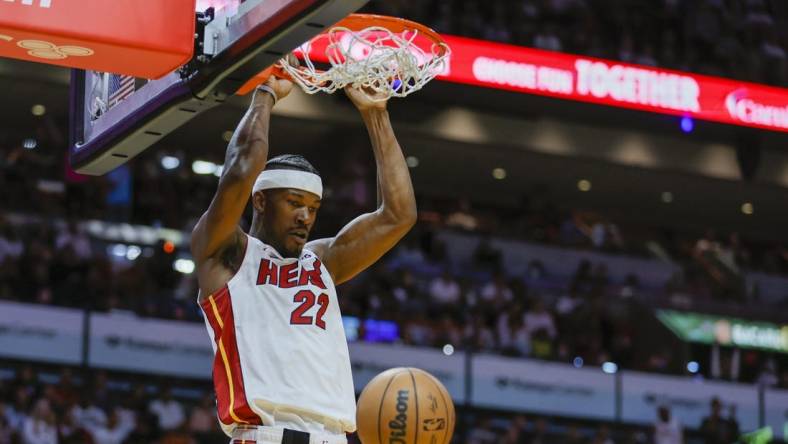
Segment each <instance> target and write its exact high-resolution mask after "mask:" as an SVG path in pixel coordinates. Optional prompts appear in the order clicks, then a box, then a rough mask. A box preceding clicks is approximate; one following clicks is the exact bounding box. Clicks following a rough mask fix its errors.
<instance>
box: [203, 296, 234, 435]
mask: <svg viewBox="0 0 788 444" xmlns="http://www.w3.org/2000/svg"><path fill="white" fill-rule="evenodd" d="M225 291H227V285H225V286H224V287H223V288H222V289H221V290H219V291H217V292H216V293H214V294H212V295H211V296H210V297H214V298H215V297H217V296H219V295H221V294H223V293H224V292H225ZM200 307H201V308H202V311H203V313H204V314H205V319H207V320H208V324H209V325H210V326H211V328H212V329H213V340H214V342H215V343H216V353H215V355H214V357H213V372H212V373H213V388H214V390H215V391H216V402H217V405H216V409H217V411H218V412H219V415H218V416H219V421H221V422H222V424H227V425H230V424H232V423H233V422H235V421H233V419H232V418H230V415H229V414H228V413H227V412H228V408H227V407H228V405H229V404H230V381H228V380H227V372H226V371H225V369H224V362H223V361H222V356H221V354H220V353H219V341H220V340H221V339H222V328H221V327H219V320H218V319H217V318H216V316H215V315H214V312H213V308H212V307H211V301H210V300H209V299H208V298H206V299H204V300H203V301H201V302H200Z"/></svg>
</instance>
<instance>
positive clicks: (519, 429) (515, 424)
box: [503, 415, 528, 444]
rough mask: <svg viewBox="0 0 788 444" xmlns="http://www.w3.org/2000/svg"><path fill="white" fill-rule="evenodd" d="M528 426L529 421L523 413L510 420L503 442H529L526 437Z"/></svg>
mask: <svg viewBox="0 0 788 444" xmlns="http://www.w3.org/2000/svg"><path fill="white" fill-rule="evenodd" d="M527 426H528V421H527V420H526V419H525V416H523V415H517V416H515V417H514V418H512V420H511V421H509V428H508V429H506V434H505V435H504V437H503V444H520V443H527V442H528V441H526V439H525V438H526V437H525V429H526V427H527Z"/></svg>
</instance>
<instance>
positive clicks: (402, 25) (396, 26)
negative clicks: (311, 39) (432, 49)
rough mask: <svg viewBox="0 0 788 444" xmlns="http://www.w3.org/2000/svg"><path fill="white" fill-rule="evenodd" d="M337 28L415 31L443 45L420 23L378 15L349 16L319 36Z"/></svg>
mask: <svg viewBox="0 0 788 444" xmlns="http://www.w3.org/2000/svg"><path fill="white" fill-rule="evenodd" d="M337 26H342V27H345V28H347V29H349V30H351V31H361V30H362V29H364V28H369V27H370V26H380V27H381V28H386V29H388V30H389V31H391V32H393V33H399V32H405V31H409V30H416V31H418V32H419V34H421V35H424V36H425V37H427V38H429V39H430V40H432V41H433V43H438V44H440V43H443V39H442V38H441V36H440V34H438V33H437V32H435V31H434V30H433V29H432V28H430V27H429V26H425V25H422V24H421V23H418V22H414V21H411V20H408V19H404V18H400V17H390V16H388V15H378V14H350V15H349V16H347V17H345V18H343V19H342V20H340V21H339V22H338V23H337V24H335V25H334V26H332V27H331V28H329V29H328V30H326V31H323V32H322V33H321V34H325V33H327V32H330V31H331V29H332V28H336V27H337Z"/></svg>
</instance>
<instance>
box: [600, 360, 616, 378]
mask: <svg viewBox="0 0 788 444" xmlns="http://www.w3.org/2000/svg"><path fill="white" fill-rule="evenodd" d="M602 371H603V372H605V373H607V374H608V375H612V374H614V373H616V372H617V371H618V365H616V363H615V362H605V363H604V364H602Z"/></svg>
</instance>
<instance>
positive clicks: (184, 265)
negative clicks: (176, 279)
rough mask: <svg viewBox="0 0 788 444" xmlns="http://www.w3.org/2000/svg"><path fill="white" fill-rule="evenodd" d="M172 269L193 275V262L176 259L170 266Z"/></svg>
mask: <svg viewBox="0 0 788 444" xmlns="http://www.w3.org/2000/svg"><path fill="white" fill-rule="evenodd" d="M172 268H174V269H175V271H178V272H181V273H183V274H192V273H194V261H193V260H191V259H176V260H175V262H174V263H173V264H172Z"/></svg>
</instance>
